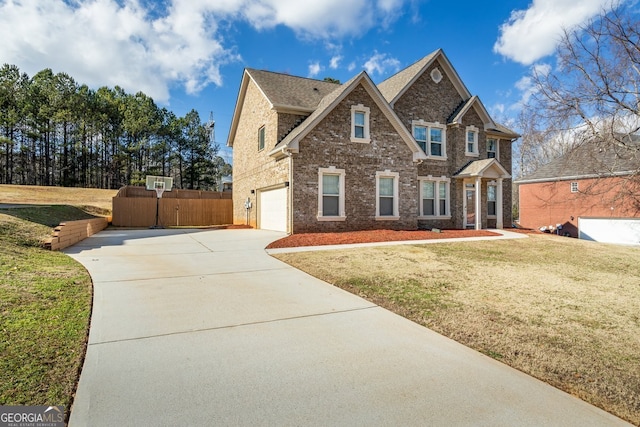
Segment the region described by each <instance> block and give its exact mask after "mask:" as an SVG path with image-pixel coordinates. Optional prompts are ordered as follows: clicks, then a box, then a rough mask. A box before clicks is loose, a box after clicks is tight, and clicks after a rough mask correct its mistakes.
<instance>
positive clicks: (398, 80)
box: [377, 49, 441, 102]
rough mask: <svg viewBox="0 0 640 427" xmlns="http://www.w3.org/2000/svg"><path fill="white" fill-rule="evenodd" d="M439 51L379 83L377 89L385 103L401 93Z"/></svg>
mask: <svg viewBox="0 0 640 427" xmlns="http://www.w3.org/2000/svg"><path fill="white" fill-rule="evenodd" d="M440 52H441V51H440V49H438V50H436V51H435V52H432V53H430V54H429V55H427V56H425V57H424V58H422V59H421V60H419V61H418V62H415V63H414V64H412V65H409V66H408V67H407V68H405V69H404V70H402V71H400V72H398V73H396V74H394V75H393V76H391V77H389V78H388V79H386V80H385V81H383V82H381V83H379V84H378V85H377V86H378V89H379V90H380V93H382V96H384V99H386V100H387V102H391V101H392V100H393V99H394V98H395V97H396V96H398V94H399V93H400V92H402V91H403V90H404V89H405V88H406V87H407V85H408V84H409V83H411V81H412V80H413V79H414V78H416V77H417V76H418V75H419V74H420V73H421V72H422V71H423V69H424V68H425V66H426V65H427V64H428V63H429V62H431V60H433V58H435V57H436V56H437V55H438V54H439V53H440Z"/></svg>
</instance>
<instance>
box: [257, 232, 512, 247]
mask: <svg viewBox="0 0 640 427" xmlns="http://www.w3.org/2000/svg"><path fill="white" fill-rule="evenodd" d="M499 235H500V234H498V233H494V232H492V231H487V230H442V231H441V232H439V233H438V232H433V231H429V230H416V231H405V230H402V231H396V230H367V231H345V232H342V233H302V234H292V235H290V236H288V237H284V238H282V239H280V240H276V241H275V242H272V243H271V244H269V246H267V249H275V248H295V247H298V246H323V245H343V244H348V243H371V242H393V241H398V240H432V239H451V238H455V237H480V236H499Z"/></svg>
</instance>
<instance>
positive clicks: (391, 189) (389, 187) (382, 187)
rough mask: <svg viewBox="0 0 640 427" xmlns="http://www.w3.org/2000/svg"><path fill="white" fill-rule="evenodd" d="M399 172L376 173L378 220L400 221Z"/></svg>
mask: <svg viewBox="0 0 640 427" xmlns="http://www.w3.org/2000/svg"><path fill="white" fill-rule="evenodd" d="M399 177H400V174H398V172H391V171H388V170H386V171H384V172H376V193H377V194H376V219H377V220H381V219H393V220H395V219H400V214H399V213H398V179H399Z"/></svg>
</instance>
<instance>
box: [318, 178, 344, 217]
mask: <svg viewBox="0 0 640 427" xmlns="http://www.w3.org/2000/svg"><path fill="white" fill-rule="evenodd" d="M344 177H345V172H344V169H336V168H335V166H331V167H328V168H320V169H318V217H317V218H318V221H344V220H345V219H346V214H345V208H344V206H345V203H344V189H345V186H344Z"/></svg>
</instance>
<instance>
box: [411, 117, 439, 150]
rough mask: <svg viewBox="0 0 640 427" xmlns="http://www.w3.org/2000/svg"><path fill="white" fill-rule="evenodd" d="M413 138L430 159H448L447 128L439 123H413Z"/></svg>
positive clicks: (418, 121) (420, 121)
mask: <svg viewBox="0 0 640 427" xmlns="http://www.w3.org/2000/svg"><path fill="white" fill-rule="evenodd" d="M411 127H412V128H413V137H414V138H415V140H416V142H417V143H418V145H419V146H420V148H422V150H423V151H424V152H425V153H426V154H427V156H429V157H433V158H437V159H446V158H447V136H446V128H445V127H444V126H443V125H441V124H440V123H438V122H435V123H428V122H425V121H424V120H414V121H412V122H411Z"/></svg>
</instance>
